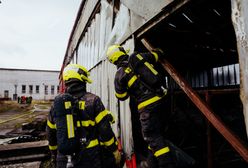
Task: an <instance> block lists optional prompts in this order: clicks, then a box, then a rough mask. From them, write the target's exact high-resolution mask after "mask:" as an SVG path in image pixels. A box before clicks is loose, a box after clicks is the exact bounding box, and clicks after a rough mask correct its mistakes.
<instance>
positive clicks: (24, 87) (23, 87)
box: [22, 85, 26, 93]
mask: <svg viewBox="0 0 248 168" xmlns="http://www.w3.org/2000/svg"><path fill="white" fill-rule="evenodd" d="M22 93H26V85H22Z"/></svg>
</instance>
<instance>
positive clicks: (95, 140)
mask: <svg viewBox="0 0 248 168" xmlns="http://www.w3.org/2000/svg"><path fill="white" fill-rule="evenodd" d="M98 144H99V142H98V139H94V140H91V141H90V143H89V145H87V146H86V148H92V147H95V146H97V145H98Z"/></svg>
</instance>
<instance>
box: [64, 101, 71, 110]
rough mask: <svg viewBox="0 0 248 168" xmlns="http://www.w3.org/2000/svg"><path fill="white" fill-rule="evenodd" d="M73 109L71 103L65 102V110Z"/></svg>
mask: <svg viewBox="0 0 248 168" xmlns="http://www.w3.org/2000/svg"><path fill="white" fill-rule="evenodd" d="M69 108H71V102H70V101H66V102H65V109H69Z"/></svg>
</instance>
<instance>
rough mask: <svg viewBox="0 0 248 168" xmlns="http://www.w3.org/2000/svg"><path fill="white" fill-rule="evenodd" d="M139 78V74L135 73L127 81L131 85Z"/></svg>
mask: <svg viewBox="0 0 248 168" xmlns="http://www.w3.org/2000/svg"><path fill="white" fill-rule="evenodd" d="M136 80H137V76H136V75H134V76H133V77H132V78H131V79H130V80H129V81H128V83H127V85H128V87H131V86H132V85H133V83H134V82H135V81H136Z"/></svg>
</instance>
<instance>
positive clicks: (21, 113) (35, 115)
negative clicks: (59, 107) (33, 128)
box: [0, 101, 51, 135]
mask: <svg viewBox="0 0 248 168" xmlns="http://www.w3.org/2000/svg"><path fill="white" fill-rule="evenodd" d="M50 106H51V102H44V101H33V102H32V103H31V104H18V103H17V102H16V101H3V102H0V135H4V134H6V132H8V131H10V130H12V129H17V128H20V127H21V126H22V125H23V124H25V123H30V122H32V121H34V120H39V119H42V118H43V119H44V118H46V117H47V114H48V112H49V109H50Z"/></svg>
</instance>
